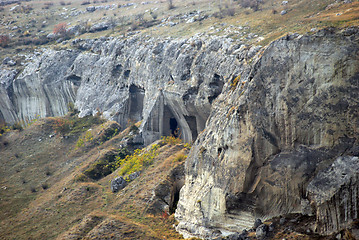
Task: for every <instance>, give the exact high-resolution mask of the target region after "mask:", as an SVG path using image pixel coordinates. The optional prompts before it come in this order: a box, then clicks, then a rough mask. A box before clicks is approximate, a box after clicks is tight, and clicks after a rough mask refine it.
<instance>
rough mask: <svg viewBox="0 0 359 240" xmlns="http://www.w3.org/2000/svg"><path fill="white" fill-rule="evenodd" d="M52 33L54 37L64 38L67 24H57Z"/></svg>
mask: <svg viewBox="0 0 359 240" xmlns="http://www.w3.org/2000/svg"><path fill="white" fill-rule="evenodd" d="M53 33H54V34H55V35H59V36H61V37H65V36H66V34H67V24H66V23H59V24H57V25H55V27H54V31H53Z"/></svg>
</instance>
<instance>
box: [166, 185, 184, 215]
mask: <svg viewBox="0 0 359 240" xmlns="http://www.w3.org/2000/svg"><path fill="white" fill-rule="evenodd" d="M180 190H181V188H179V189H178V188H177V187H175V189H174V191H173V192H172V194H171V202H170V205H169V210H170V214H173V213H175V211H176V209H177V204H178V201H179V197H180Z"/></svg>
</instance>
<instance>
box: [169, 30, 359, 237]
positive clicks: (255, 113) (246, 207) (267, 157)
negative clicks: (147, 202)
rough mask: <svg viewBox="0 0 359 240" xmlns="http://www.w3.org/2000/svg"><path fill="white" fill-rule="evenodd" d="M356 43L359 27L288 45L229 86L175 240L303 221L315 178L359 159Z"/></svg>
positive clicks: (200, 150) (276, 46) (195, 160)
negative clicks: (342, 159) (299, 216)
mask: <svg viewBox="0 0 359 240" xmlns="http://www.w3.org/2000/svg"><path fill="white" fill-rule="evenodd" d="M358 39H359V33H358V29H357V28H354V29H346V30H343V31H341V32H338V31H335V30H334V29H327V30H322V31H319V32H318V33H316V34H314V35H312V36H298V35H292V36H287V37H284V38H282V39H280V40H278V41H275V42H273V43H272V44H270V45H269V46H268V47H267V48H266V49H265V51H264V52H263V53H262V55H261V56H258V58H257V60H256V62H255V63H254V65H253V67H252V68H251V71H247V72H244V74H242V75H241V79H240V81H239V82H238V84H236V87H235V89H234V87H233V85H235V83H234V82H232V86H231V84H226V85H225V86H224V88H223V94H221V95H220V96H219V97H218V99H217V101H216V102H215V103H214V106H213V109H212V112H211V114H210V117H209V121H208V123H207V126H206V128H205V131H204V132H203V133H202V134H200V135H199V136H198V138H197V141H196V143H195V145H194V146H193V147H192V150H191V152H190V154H189V157H188V160H187V162H186V181H185V185H184V187H183V188H182V190H181V193H180V201H179V204H178V208H177V211H176V217H177V219H178V220H179V221H180V223H179V225H178V227H177V230H178V231H180V232H181V233H183V234H184V236H186V237H190V236H199V237H204V238H211V237H212V236H213V234H214V233H213V232H214V231H213V229H219V230H220V231H221V232H222V234H228V232H231V231H233V232H241V231H242V229H243V228H249V227H250V226H251V225H252V224H253V222H254V220H255V219H256V218H258V217H259V218H261V219H266V218H269V217H272V216H276V215H280V214H286V213H296V212H301V210H302V209H305V208H303V203H305V201H307V202H308V200H307V196H306V189H307V186H308V184H309V182H310V181H311V180H312V179H313V178H314V177H315V176H316V175H317V174H318V172H320V171H321V170H323V169H325V168H326V167H327V166H329V165H330V164H332V163H333V161H334V160H335V159H336V158H337V157H338V156H341V155H352V156H357V155H358V151H357V149H358V139H357V138H358V133H359V130H358V128H357V126H358V123H359V114H358V113H359V112H358V110H359V105H358V103H359V102H358V97H359V54H358V53H359V44H358ZM337 187H339V188H340V186H337ZM356 200H357V201H358V198H356ZM325 204H329V205H331V204H332V203H330V202H327V203H325ZM329 208H331V206H329ZM318 211H319V212H322V211H323V210H321V209H319V210H318ZM319 231H320V230H319ZM328 232H331V231H328Z"/></svg>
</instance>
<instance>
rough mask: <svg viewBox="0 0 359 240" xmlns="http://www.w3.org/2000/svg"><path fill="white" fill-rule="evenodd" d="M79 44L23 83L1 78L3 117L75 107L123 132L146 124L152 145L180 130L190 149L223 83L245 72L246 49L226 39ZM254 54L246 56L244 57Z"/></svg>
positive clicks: (4, 74) (54, 54) (49, 54)
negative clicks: (139, 123) (111, 122)
mask: <svg viewBox="0 0 359 240" xmlns="http://www.w3.org/2000/svg"><path fill="white" fill-rule="evenodd" d="M73 44H74V48H75V49H76V50H62V51H54V50H46V51H45V52H44V54H42V55H41V56H39V57H37V59H35V60H34V61H33V62H31V63H29V64H28V65H27V66H26V68H25V69H24V70H23V71H22V72H21V73H19V74H18V76H16V74H11V73H9V71H8V70H5V69H3V70H2V71H1V75H0V76H1V79H2V80H1V82H3V84H1V87H0V91H1V93H2V94H1V98H0V104H1V106H4V107H2V108H1V109H0V118H2V119H3V120H4V121H5V122H8V123H13V122H16V121H21V120H24V121H27V120H31V119H33V118H35V117H45V116H58V115H63V114H65V113H66V112H67V104H68V103H69V102H75V105H76V107H77V108H78V109H79V110H80V112H81V113H80V116H84V115H88V114H95V113H96V112H97V111H100V112H102V113H103V115H104V117H106V118H108V119H111V120H116V121H117V122H119V123H120V124H121V125H122V126H126V125H127V124H128V121H129V120H131V121H135V122H137V121H140V120H143V122H142V127H141V129H143V136H144V138H145V141H146V142H147V143H150V142H153V140H155V139H158V138H159V137H160V136H162V135H170V134H171V133H173V132H174V131H176V129H177V128H178V129H179V133H178V135H180V136H181V137H182V138H183V139H184V140H185V141H188V142H191V141H193V140H194V139H195V138H196V136H197V134H198V133H199V132H200V131H202V130H203V129H204V126H205V122H206V120H207V118H208V116H209V113H210V110H211V104H212V102H213V101H214V99H216V97H217V96H218V95H219V94H220V93H221V91H222V87H223V85H224V83H225V81H226V80H227V79H230V78H232V76H234V75H236V74H237V73H238V72H239V69H240V67H241V64H240V63H239V62H238V59H237V56H238V48H239V47H240V45H238V44H235V43H232V42H231V41H230V40H227V39H222V38H212V39H207V40H205V39H204V40H202V39H201V38H199V37H196V38H193V39H186V40H172V41H171V40H156V41H154V40H153V39H147V40H141V39H139V38H138V37H133V38H130V39H125V40H124V39H112V38H101V39H98V40H76V41H74V42H73ZM255 49H256V48H253V49H249V48H243V47H242V48H241V51H240V52H241V54H242V55H244V56H246V55H247V54H253V52H254V50H255ZM236 50H237V53H234V52H235V51H236ZM5 83H6V84H5Z"/></svg>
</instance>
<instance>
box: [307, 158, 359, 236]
mask: <svg viewBox="0 0 359 240" xmlns="http://www.w3.org/2000/svg"><path fill="white" fill-rule="evenodd" d="M358 178H359V158H358V157H350V156H346V157H339V158H338V159H336V160H335V161H334V163H333V164H332V165H330V167H329V168H328V169H326V170H323V171H321V172H319V173H318V174H317V176H316V177H315V178H314V179H313V180H312V181H311V182H310V183H309V185H308V187H307V191H308V197H309V198H310V200H311V201H312V205H313V208H314V209H316V213H315V215H316V218H317V231H319V232H320V233H322V234H330V233H332V232H336V231H339V230H341V229H343V228H345V227H348V226H349V224H350V223H351V222H353V220H355V219H358V217H359V206H358V204H359V202H358V199H359V195H358V194H359V181H358Z"/></svg>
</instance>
